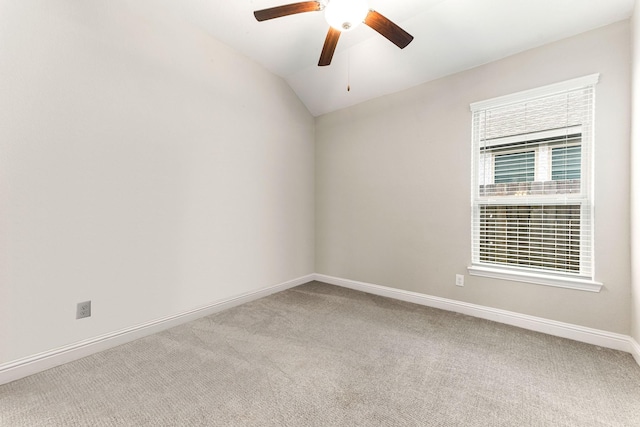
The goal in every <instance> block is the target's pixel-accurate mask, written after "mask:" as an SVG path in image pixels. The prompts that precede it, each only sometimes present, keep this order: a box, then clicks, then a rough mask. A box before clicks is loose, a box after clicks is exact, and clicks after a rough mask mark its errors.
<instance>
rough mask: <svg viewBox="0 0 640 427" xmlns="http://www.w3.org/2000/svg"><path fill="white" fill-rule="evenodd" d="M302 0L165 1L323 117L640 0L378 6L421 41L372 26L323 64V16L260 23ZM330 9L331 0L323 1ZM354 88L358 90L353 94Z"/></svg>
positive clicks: (556, 36)
mask: <svg viewBox="0 0 640 427" xmlns="http://www.w3.org/2000/svg"><path fill="white" fill-rule="evenodd" d="M295 1H296V0H180V1H175V0H156V1H155V2H153V5H154V7H165V8H167V9H169V10H170V11H171V13H173V14H175V15H176V16H179V17H181V18H182V19H185V20H186V21H187V22H189V23H190V24H192V25H196V26H198V27H200V28H201V29H202V30H203V31H205V32H207V33H208V34H210V35H211V36H212V37H214V38H216V39H218V40H219V41H222V42H223V43H226V44H228V45H229V46H231V47H232V48H234V49H235V50H237V51H239V52H241V53H243V54H244V55H246V56H248V57H249V58H252V59H253V60H255V61H256V62H258V63H260V64H262V65H263V66H264V67H266V68H267V69H269V70H270V71H272V72H273V73H275V74H277V75H279V76H281V77H282V78H284V79H285V80H286V81H287V83H288V84H289V85H290V86H291V88H292V89H293V90H294V91H295V92H296V93H297V95H298V97H299V98H300V99H301V100H302V102H303V103H304V104H305V105H306V106H307V108H308V109H309V111H310V112H311V113H312V114H313V115H314V116H318V115H321V114H324V113H327V112H331V111H334V110H338V109H341V108H344V107H347V106H350V105H354V104H357V103H359V102H362V101H365V100H367V99H371V98H375V97H378V96H381V95H385V94H389V93H393V92H397V91H399V90H403V89H407V88H409V87H412V86H415V85H418V84H421V83H424V82H427V81H430V80H434V79H437V78H439V77H443V76H445V75H449V74H453V73H456V72H459V71H462V70H465V69H469V68H473V67H475V66H478V65H481V64H485V63H488V62H491V61H494V60H497V59H500V58H504V57H506V56H509V55H512V54H515V53H518V52H521V51H524V50H527V49H531V48H533V47H537V46H540V45H543V44H546V43H550V42H553V41H556V40H560V39H562V38H566V37H570V36H572V35H576V34H579V33H582V32H585V31H588V30H591V29H594V28H597V27H601V26H604V25H607V24H610V23H613V22H617V21H620V20H623V19H627V18H629V17H630V16H631V13H632V11H633V6H634V0H368V3H369V7H370V8H371V9H375V10H376V11H378V12H379V13H381V14H383V15H384V16H386V17H387V18H389V19H391V20H392V21H393V22H395V23H396V24H398V25H400V26H401V27H402V28H404V29H405V30H406V31H408V32H409V33H410V34H412V35H413V36H414V37H415V39H414V40H413V42H412V43H411V44H410V45H409V46H407V47H406V48H405V49H403V50H400V49H398V48H397V47H396V46H395V45H393V44H392V43H390V42H389V41H388V40H387V39H385V38H383V37H382V36H380V35H379V34H378V33H376V32H375V31H373V30H372V29H371V28H369V27H367V26H366V25H360V26H359V27H357V28H355V29H354V30H353V31H350V32H348V33H344V34H342V36H341V37H340V40H339V43H338V47H337V49H336V52H335V55H334V57H333V62H332V64H331V65H330V66H327V67H318V66H317V63H318V58H319V56H320V52H321V50H322V45H323V43H324V39H325V36H326V34H327V30H328V28H329V26H328V24H327V23H326V21H325V19H324V14H323V12H308V13H302V14H298V15H292V16H286V17H283V18H278V19H273V20H269V21H264V22H257V21H256V19H255V18H254V16H253V11H254V10H259V9H265V8H269V7H273V6H279V5H282V4H287V3H294V2H295ZM321 1H323V2H326V1H327V0H321ZM347 85H349V86H350V88H351V90H350V91H347Z"/></svg>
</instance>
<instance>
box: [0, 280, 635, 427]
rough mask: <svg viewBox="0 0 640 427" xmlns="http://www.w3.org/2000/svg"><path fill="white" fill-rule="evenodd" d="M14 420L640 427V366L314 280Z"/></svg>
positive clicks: (153, 341) (26, 398)
mask: <svg viewBox="0 0 640 427" xmlns="http://www.w3.org/2000/svg"><path fill="white" fill-rule="evenodd" d="M0 425H2V426H11V427H19V426H29V427H33V426H291V427H298V426H554V427H555V426H580V427H585V426H640V367H638V365H637V364H636V363H635V362H634V360H633V358H632V357H631V356H630V355H628V354H626V353H622V352H618V351H613V350H608V349H602V348H599V347H595V346H590V345H586V344H581V343H578V342H574V341H569V340H564V339H561V338H555V337H551V336H547V335H543V334H539V333H535V332H530V331H526V330H522V329H518V328H514V327H510V326H505V325H501V324H497V323H492V322H488V321H484V320H480V319H475V318H472V317H468V316H464V315H459V314H455V313H450V312H446V311H441V310H436V309H431V308H426V307H422V306H417V305H413V304H409V303H404V302H400V301H395V300H391V299H385V298H381V297H377V296H372V295H368V294H364V293H360V292H356V291H352V290H348V289H343V288H339V287H335V286H331V285H326V284H322V283H317V282H314V283H309V284H306V285H303V286H299V287H297V288H293V289H290V290H288V291H285V292H281V293H279V294H275V295H272V296H270V297H267V298H263V299H261V300H258V301H254V302H251V303H248V304H245V305H242V306H239V307H236V308H233V309H230V310H227V311H224V312H221V313H217V314H215V315H212V316H209V317H205V318H202V319H200V320H197V321H194V322H191V323H188V324H185V325H182V326H179V327H176V328H173V329H170V330H168V331H165V332H162V333H159V334H156V335H153V336H149V337H147V338H143V339H140V340H138V341H135V342H132V343H129V344H126V345H123V346H120V347H117V348H114V349H111V350H108V351H105V352H102V353H99V354H96V355H93V356H90V357H87V358H85V359H82V360H79V361H77V362H73V363H70V364H67V365H65V366H61V367H58V368H55V369H51V370H49V371H46V372H43V373H40V374H37V375H34V376H31V377H28V378H25V379H22V380H19V381H15V382H13V383H10V384H7V385H4V386H0Z"/></svg>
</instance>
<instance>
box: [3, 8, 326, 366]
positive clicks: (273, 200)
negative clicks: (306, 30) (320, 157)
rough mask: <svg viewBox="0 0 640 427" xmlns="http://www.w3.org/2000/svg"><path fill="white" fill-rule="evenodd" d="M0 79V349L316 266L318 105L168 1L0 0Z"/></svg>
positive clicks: (26, 350) (7, 353) (155, 314)
mask: <svg viewBox="0 0 640 427" xmlns="http://www.w3.org/2000/svg"><path fill="white" fill-rule="evenodd" d="M0 94H1V95H0V118H1V119H0V236H1V237H0V363H3V362H7V361H11V360H15V359H18V358H21V357H25V356H30V355H33V354H36V353H39V352H42V351H46V350H50V349H55V348H57V347H60V346H64V345H67V344H70V343H74V342H77V341H80V340H83V339H87V338H92V337H97V336H100V335H101V334H105V333H109V332H112V331H117V330H120V329H122V328H128V327H131V326H134V325H138V324H141V323H144V322H147V321H151V320H155V319H158V318H162V317H165V316H171V315H174V314H177V313H182V312H185V311H187V310H190V309H194V308H197V307H201V306H204V305H207V304H210V303H213V302H215V301H219V300H222V299H225V298H228V297H230V296H236V295H239V294H242V293H245V292H249V291H254V290H257V289H260V288H265V287H267V286H271V285H276V284H279V283H282V282H285V281H288V280H291V279H295V278H299V277H301V276H304V275H307V274H310V273H313V271H314V264H313V263H314V255H313V251H314V229H313V221H314V219H313V216H314V200H313V197H314V196H313V191H314V187H313V179H314V177H313V155H314V151H313V141H314V136H313V132H314V121H313V117H312V116H311V115H310V114H309V113H308V111H307V110H306V109H305V107H304V106H303V105H302V103H301V102H300V101H299V100H298V98H297V97H296V95H295V94H294V93H293V91H292V90H291V89H290V88H289V87H288V86H287V85H286V84H285V83H284V81H283V80H281V79H280V78H277V77H275V76H274V75H273V74H271V73H270V72H268V71H266V70H265V69H263V68H261V67H259V66H258V65H256V64H255V63H252V62H251V61H249V60H248V59H246V58H245V57H243V56H241V55H239V54H237V53H235V52H234V51H232V50H231V49H229V48H228V47H227V46H225V45H223V44H221V43H218V42H216V41H215V40H212V39H211V38H210V37H209V36H207V35H206V34H204V33H200V32H198V31H197V30H196V29H194V28H191V27H188V26H187V25H186V24H185V23H183V22H181V21H179V20H177V19H176V18H174V17H173V16H171V15H170V14H168V13H164V12H163V11H162V9H161V8H153V7H148V8H145V5H144V4H141V5H139V4H138V2H135V1H121V0H113V1H111V0H110V1H108V2H106V1H105V2H70V1H68V0H64V1H63V0H46V1H45V0H41V1H29V2H21V1H0ZM84 300H92V302H93V316H92V317H91V318H88V319H83V320H78V321H76V320H75V308H76V303H77V302H80V301H84Z"/></svg>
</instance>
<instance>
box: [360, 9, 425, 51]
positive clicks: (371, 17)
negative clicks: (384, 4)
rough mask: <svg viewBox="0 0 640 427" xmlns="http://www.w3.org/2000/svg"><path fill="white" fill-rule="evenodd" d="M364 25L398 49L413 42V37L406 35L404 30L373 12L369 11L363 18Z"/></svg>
mask: <svg viewBox="0 0 640 427" xmlns="http://www.w3.org/2000/svg"><path fill="white" fill-rule="evenodd" d="M364 23H365V24H367V25H368V26H370V27H371V28H373V29H374V30H376V31H377V32H379V33H380V34H382V35H383V36H384V37H386V38H387V39H388V40H389V41H390V42H391V43H393V44H395V45H396V46H398V47H399V48H400V49H404V48H405V47H407V45H408V44H409V43H411V40H413V36H412V35H411V34H409V33H407V32H406V31H405V30H403V29H402V28H400V27H399V26H397V25H396V24H394V23H393V22H391V21H390V20H389V19H387V18H385V17H384V16H382V15H380V14H379V13H378V12H376V11H375V10H370V11H369V13H368V14H367V17H366V18H364Z"/></svg>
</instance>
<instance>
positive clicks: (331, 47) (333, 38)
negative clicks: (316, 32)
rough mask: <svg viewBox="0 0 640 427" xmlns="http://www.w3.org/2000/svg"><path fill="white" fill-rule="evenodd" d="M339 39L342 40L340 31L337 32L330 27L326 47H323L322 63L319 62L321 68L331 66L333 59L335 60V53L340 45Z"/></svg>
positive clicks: (325, 40) (325, 42)
mask: <svg viewBox="0 0 640 427" xmlns="http://www.w3.org/2000/svg"><path fill="white" fill-rule="evenodd" d="M339 38H340V31H338V30H336V29H335V28H333V27H329V32H328V33H327V38H326V39H324V46H322V53H321V54H320V61H318V65H319V66H321V67H324V66H325V65H329V64H331V59H332V58H333V52H335V50H336V46H337V45H338V39H339Z"/></svg>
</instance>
